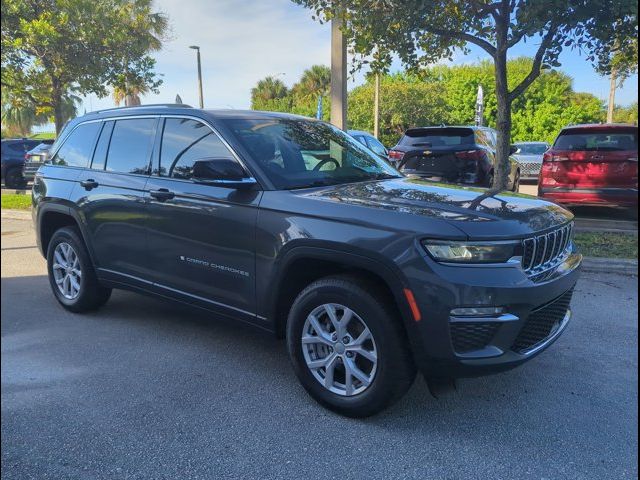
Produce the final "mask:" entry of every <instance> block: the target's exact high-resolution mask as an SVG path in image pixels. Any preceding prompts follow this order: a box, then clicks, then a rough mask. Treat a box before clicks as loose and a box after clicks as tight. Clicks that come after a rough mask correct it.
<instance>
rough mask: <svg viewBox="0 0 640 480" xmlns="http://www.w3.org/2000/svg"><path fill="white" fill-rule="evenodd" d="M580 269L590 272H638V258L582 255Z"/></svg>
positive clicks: (632, 273) (634, 273)
mask: <svg viewBox="0 0 640 480" xmlns="http://www.w3.org/2000/svg"><path fill="white" fill-rule="evenodd" d="M582 271H584V272H592V273H621V274H624V275H637V274H638V260H635V259H632V258H596V257H584V259H583V260H582Z"/></svg>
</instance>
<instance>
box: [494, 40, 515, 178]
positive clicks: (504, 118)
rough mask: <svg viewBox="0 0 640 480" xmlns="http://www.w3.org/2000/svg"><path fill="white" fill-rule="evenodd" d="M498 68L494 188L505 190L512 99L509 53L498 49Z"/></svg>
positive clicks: (507, 173) (508, 167) (509, 166)
mask: <svg viewBox="0 0 640 480" xmlns="http://www.w3.org/2000/svg"><path fill="white" fill-rule="evenodd" d="M495 69H496V101H497V108H498V111H497V114H496V130H497V132H498V138H497V142H496V164H495V170H494V176H493V188H495V189H499V190H505V189H506V188H507V184H508V177H509V172H510V170H511V165H510V162H509V152H510V150H511V101H510V100H509V87H508V85H507V54H506V50H505V51H504V52H500V51H498V52H497V54H496V58H495Z"/></svg>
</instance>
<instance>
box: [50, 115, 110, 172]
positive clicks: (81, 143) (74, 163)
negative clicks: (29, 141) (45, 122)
mask: <svg viewBox="0 0 640 480" xmlns="http://www.w3.org/2000/svg"><path fill="white" fill-rule="evenodd" d="M101 127H102V124H101V123H100V122H92V123H83V124H81V125H79V126H78V127H76V129H75V130H73V132H71V133H70V134H69V136H68V137H67V139H66V140H65V141H64V143H63V144H62V146H61V147H60V148H59V149H58V151H57V152H56V154H55V156H54V157H53V158H52V159H51V163H52V164H54V165H63V166H67V167H86V166H87V165H89V160H90V159H91V155H92V154H93V146H94V145H95V140H96V136H97V135H98V132H99V131H100V128H101Z"/></svg>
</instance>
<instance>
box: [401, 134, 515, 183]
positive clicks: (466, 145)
mask: <svg viewBox="0 0 640 480" xmlns="http://www.w3.org/2000/svg"><path fill="white" fill-rule="evenodd" d="M496 135H497V133H496V131H495V130H493V129H492V128H488V127H476V126H463V127H456V126H447V125H442V126H440V127H420V128H410V129H409V130H407V131H406V132H405V133H404V135H403V136H402V138H401V139H400V141H399V142H398V144H397V145H396V146H395V147H393V148H392V149H391V150H390V151H389V159H390V160H391V162H393V164H394V165H395V166H396V168H398V170H400V171H401V172H403V173H406V174H410V175H416V176H419V177H422V178H424V179H429V180H437V181H442V182H447V183H457V184H462V185H477V186H482V187H490V186H492V185H493V176H494V167H495V162H496ZM516 150H517V148H516V147H515V146H512V148H511V153H515V152H516ZM509 163H510V167H511V168H510V169H509V175H508V180H509V189H510V190H511V191H512V192H517V191H518V187H519V186H520V165H519V164H518V162H517V161H516V159H515V158H514V157H509Z"/></svg>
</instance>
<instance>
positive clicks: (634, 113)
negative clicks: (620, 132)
mask: <svg viewBox="0 0 640 480" xmlns="http://www.w3.org/2000/svg"><path fill="white" fill-rule="evenodd" d="M613 121H614V122H618V123H635V124H636V125H637V124H638V102H634V103H632V104H631V105H629V106H628V107H620V106H616V110H615V113H614V114H613Z"/></svg>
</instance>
